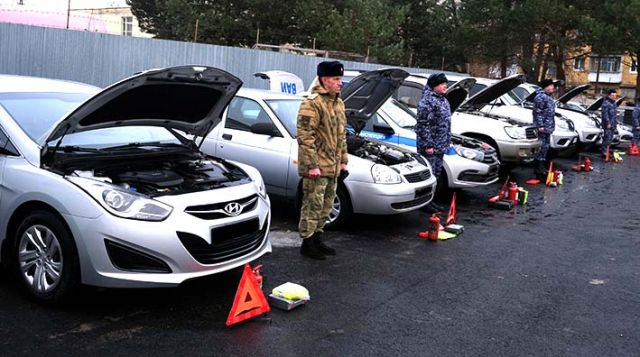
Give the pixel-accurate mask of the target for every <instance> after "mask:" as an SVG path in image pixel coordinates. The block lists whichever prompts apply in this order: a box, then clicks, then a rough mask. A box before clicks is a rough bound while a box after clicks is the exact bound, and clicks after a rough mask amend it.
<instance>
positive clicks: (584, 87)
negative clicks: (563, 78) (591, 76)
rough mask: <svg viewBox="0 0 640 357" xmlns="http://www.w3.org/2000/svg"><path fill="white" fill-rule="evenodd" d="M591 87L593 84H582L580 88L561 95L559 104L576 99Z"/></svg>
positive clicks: (574, 88)
mask: <svg viewBox="0 0 640 357" xmlns="http://www.w3.org/2000/svg"><path fill="white" fill-rule="evenodd" d="M589 87H591V84H582V85H579V86H575V87H573V88H571V89H569V90H567V91H566V92H565V93H564V94H563V95H561V96H560V98H558V100H557V102H558V103H563V104H566V103H567V102H568V101H570V100H571V99H573V98H575V97H576V96H577V95H578V94H580V93H582V92H584V91H586V90H587V89H589Z"/></svg>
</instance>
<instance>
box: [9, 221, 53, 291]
mask: <svg viewBox="0 0 640 357" xmlns="http://www.w3.org/2000/svg"><path fill="white" fill-rule="evenodd" d="M18 263H19V267H20V273H21V275H22V277H23V278H24V279H25V281H26V282H27V284H28V285H29V286H30V287H31V289H33V290H34V291H36V292H38V293H47V292H49V291H51V290H53V289H55V288H56V287H57V286H58V284H59V283H60V280H61V277H62V268H63V257H62V250H61V247H60V242H59V241H58V238H57V237H56V235H55V234H54V233H53V232H52V231H51V230H50V229H49V228H48V227H46V226H43V225H33V226H31V227H29V228H27V229H26V230H25V231H24V233H23V234H22V236H21V237H20V241H19V244H18Z"/></svg>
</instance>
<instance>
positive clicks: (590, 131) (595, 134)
mask: <svg viewBox="0 0 640 357" xmlns="http://www.w3.org/2000/svg"><path fill="white" fill-rule="evenodd" d="M576 129H577V131H578V140H580V142H581V143H583V144H594V143H595V142H597V141H598V139H599V138H600V136H601V135H602V129H599V128H582V129H578V128H576Z"/></svg>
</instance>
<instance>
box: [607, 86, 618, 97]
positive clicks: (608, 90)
mask: <svg viewBox="0 0 640 357" xmlns="http://www.w3.org/2000/svg"><path fill="white" fill-rule="evenodd" d="M613 93H617V92H616V90H615V89H613V88H609V89H607V95H611V94H613Z"/></svg>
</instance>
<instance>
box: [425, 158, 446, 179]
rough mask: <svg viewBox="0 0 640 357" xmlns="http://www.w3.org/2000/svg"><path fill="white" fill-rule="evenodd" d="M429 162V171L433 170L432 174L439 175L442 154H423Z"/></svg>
mask: <svg viewBox="0 0 640 357" xmlns="http://www.w3.org/2000/svg"><path fill="white" fill-rule="evenodd" d="M425 157H426V158H427V161H429V164H431V171H433V176H435V177H438V176H440V172H441V171H442V160H444V155H442V154H434V155H427V156H425Z"/></svg>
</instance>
